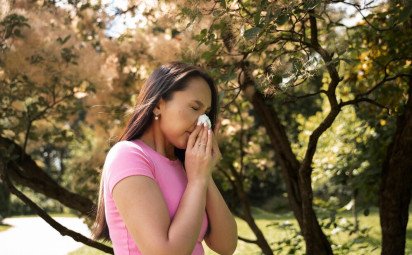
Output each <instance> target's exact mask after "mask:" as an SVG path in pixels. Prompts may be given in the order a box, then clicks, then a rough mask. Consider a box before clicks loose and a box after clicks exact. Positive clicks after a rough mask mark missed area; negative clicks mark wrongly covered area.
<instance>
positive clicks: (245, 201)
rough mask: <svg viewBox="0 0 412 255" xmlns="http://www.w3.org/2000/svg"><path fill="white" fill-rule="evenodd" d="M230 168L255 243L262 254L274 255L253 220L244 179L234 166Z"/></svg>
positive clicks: (244, 218) (245, 219) (244, 216)
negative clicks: (254, 237)
mask: <svg viewBox="0 0 412 255" xmlns="http://www.w3.org/2000/svg"><path fill="white" fill-rule="evenodd" d="M229 168H230V171H231V173H232V175H233V176H234V177H235V181H233V182H232V184H233V185H234V186H235V188H236V193H237V194H238V196H239V200H240V201H241V203H242V211H243V217H242V219H243V220H244V221H246V222H247V224H248V225H249V227H250V229H251V230H252V231H253V234H255V236H256V241H254V243H255V244H256V245H257V246H259V247H260V249H261V250H262V253H263V254H265V255H272V254H273V251H272V248H270V245H269V243H268V242H267V240H266V238H265V236H264V235H263V233H262V231H261V230H260V229H259V227H258V225H256V222H255V219H254V218H253V215H252V212H251V210H250V208H251V206H250V201H249V198H248V196H247V194H246V192H245V191H244V189H243V183H242V179H241V177H240V176H239V174H238V173H237V172H236V169H234V167H233V166H229Z"/></svg>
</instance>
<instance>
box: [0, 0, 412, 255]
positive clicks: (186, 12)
mask: <svg viewBox="0 0 412 255" xmlns="http://www.w3.org/2000/svg"><path fill="white" fill-rule="evenodd" d="M411 41H412V2H411V1H406V0H403V1H402V0H400V1H392V0H387V1H385V0H375V1H374V0H370V1H366V0H365V1H364V0H360V1H354V0H345V1H343V0H327V1H326V0H309V1H301V0H300V1H298V0H288V1H284V0H278V1H275V0H272V1H270V0H266V1H265V0H254V1H249V0H234V1H232V0H219V1H218V0H215V1H199V0H190V1H160V0H159V1H155V0H153V1H137V0H136V1H126V0H122V1H114V0H112V1H109V0H106V1H105V0H100V1H99V0H94V1H92V0H90V1H87V0H64V1H63V0H62V1H59V0H39V1H35V0H26V1H23V0H0V159H1V161H0V253H1V254H69V253H70V254H72V255H74V254H105V253H106V252H108V253H110V252H112V250H111V247H110V243H103V244H102V243H98V242H94V243H92V242H90V241H89V240H88V237H89V231H88V228H87V226H90V224H91V223H92V220H93V217H94V214H93V210H94V208H95V204H96V203H97V191H98V186H99V179H100V172H101V169H102V166H103V162H104V159H105V156H106V153H107V151H108V150H109V148H110V147H111V146H112V145H113V144H114V143H115V142H116V140H117V138H118V136H119V135H120V132H121V131H122V129H123V128H124V126H125V122H126V121H127V119H128V116H129V115H130V113H131V111H132V109H133V106H134V105H135V103H136V98H137V95H138V93H139V90H140V88H141V86H142V84H143V83H144V81H145V79H146V78H147V77H148V75H150V73H151V71H152V70H153V69H154V68H156V67H157V66H159V65H161V64H163V63H166V62H168V61H173V60H180V61H184V62H187V63H191V64H195V65H198V66H200V67H202V68H204V69H205V70H206V71H207V72H208V73H210V74H211V75H212V77H213V78H214V80H215V81H216V84H217V86H218V89H219V101H220V118H221V120H222V127H221V132H220V137H221V139H220V148H221V151H222V154H223V159H222V160H221V162H220V163H219V165H218V166H217V169H216V170H215V172H214V179H215V180H216V183H217V184H218V187H219V189H220V190H221V192H222V194H223V195H224V197H225V199H226V201H227V203H228V205H229V206H230V208H231V210H232V212H233V214H234V215H235V216H236V220H237V223H238V228H239V242H238V247H237V250H236V253H235V254H316V255H321V254H412V225H411V224H410V223H409V225H408V219H409V216H410V214H411V213H410V212H411V210H410V209H409V208H410V199H411V191H412V102H411V100H412V99H411V96H412V68H411V64H412V44H411V43H410V42H411ZM64 226H67V227H68V228H70V229H72V230H74V231H73V232H71V231H69V230H67V229H66V228H65V227H64ZM56 230H57V231H56ZM42 231H43V232H42ZM23 233H25V234H23ZM41 233H44V235H43V236H42V234H41ZM48 234H50V236H49V235H48ZM80 234H82V236H80ZM62 235H68V236H66V237H63V236H62ZM72 237H74V239H75V240H77V242H76V241H74V240H73V238H72ZM62 238H63V239H64V240H63V239H62ZM60 242H61V243H60ZM52 244H54V245H52ZM204 247H205V248H206V245H204ZM2 249H3V250H2ZM24 249H26V250H24ZM207 254H215V253H213V251H211V250H209V249H207Z"/></svg>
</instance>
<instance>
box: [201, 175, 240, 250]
mask: <svg viewBox="0 0 412 255" xmlns="http://www.w3.org/2000/svg"><path fill="white" fill-rule="evenodd" d="M206 211H207V215H208V218H209V227H210V232H209V234H208V235H207V237H206V238H205V241H206V243H207V245H208V246H209V247H210V248H211V249H212V250H214V251H216V252H218V253H219V254H232V253H233V252H234V250H235V249H236V245H237V225H236V221H235V219H234V217H233V215H232V213H231V212H230V209H229V208H228V207H227V205H226V202H225V201H224V199H223V197H222V195H221V194H220V192H219V190H218V188H217V187H216V184H215V183H214V181H213V179H212V177H210V180H209V185H208V189H207V197H206Z"/></svg>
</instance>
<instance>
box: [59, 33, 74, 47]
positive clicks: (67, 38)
mask: <svg viewBox="0 0 412 255" xmlns="http://www.w3.org/2000/svg"><path fill="white" fill-rule="evenodd" d="M70 37H71V35H68V36H66V37H65V38H63V39H62V38H61V37H58V38H57V39H56V41H58V42H59V43H60V44H61V45H63V44H65V43H66V42H67V41H68V40H69V39H70Z"/></svg>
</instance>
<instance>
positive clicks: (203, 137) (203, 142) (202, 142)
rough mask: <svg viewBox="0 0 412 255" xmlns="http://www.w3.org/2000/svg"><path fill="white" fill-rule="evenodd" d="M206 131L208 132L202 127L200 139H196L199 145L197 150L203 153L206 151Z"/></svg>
mask: <svg viewBox="0 0 412 255" xmlns="http://www.w3.org/2000/svg"><path fill="white" fill-rule="evenodd" d="M207 130H208V128H207V126H204V127H203V128H202V133H201V135H199V138H200V139H198V140H199V144H200V147H199V149H200V150H201V151H205V150H206V145H207V136H208V134H207V133H208V132H207Z"/></svg>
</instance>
